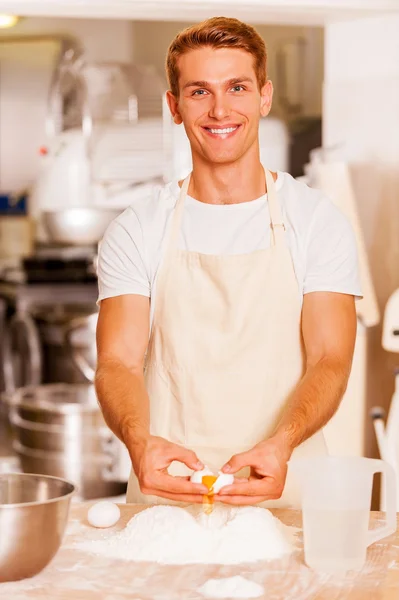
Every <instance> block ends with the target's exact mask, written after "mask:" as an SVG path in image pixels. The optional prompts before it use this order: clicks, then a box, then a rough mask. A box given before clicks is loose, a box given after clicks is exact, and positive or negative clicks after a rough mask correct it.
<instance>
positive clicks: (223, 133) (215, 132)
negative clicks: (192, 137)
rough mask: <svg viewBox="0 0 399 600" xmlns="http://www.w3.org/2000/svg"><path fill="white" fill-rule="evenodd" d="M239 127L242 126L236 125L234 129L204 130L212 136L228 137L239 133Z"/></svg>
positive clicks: (209, 128) (213, 128) (212, 128)
mask: <svg viewBox="0 0 399 600" xmlns="http://www.w3.org/2000/svg"><path fill="white" fill-rule="evenodd" d="M239 127H240V125H234V126H232V127H204V129H205V131H207V132H208V133H210V134H212V135H216V136H227V135H230V134H232V133H234V132H235V131H237V129H238V128H239Z"/></svg>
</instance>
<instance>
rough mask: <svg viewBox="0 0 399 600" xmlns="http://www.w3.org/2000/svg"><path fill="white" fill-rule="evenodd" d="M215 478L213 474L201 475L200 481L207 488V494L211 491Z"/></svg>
mask: <svg viewBox="0 0 399 600" xmlns="http://www.w3.org/2000/svg"><path fill="white" fill-rule="evenodd" d="M216 479H217V477H215V475H204V476H203V477H202V483H203V484H204V485H206V487H207V488H208V496H209V495H210V494H212V493H213V492H212V488H213V486H214V484H215V481H216Z"/></svg>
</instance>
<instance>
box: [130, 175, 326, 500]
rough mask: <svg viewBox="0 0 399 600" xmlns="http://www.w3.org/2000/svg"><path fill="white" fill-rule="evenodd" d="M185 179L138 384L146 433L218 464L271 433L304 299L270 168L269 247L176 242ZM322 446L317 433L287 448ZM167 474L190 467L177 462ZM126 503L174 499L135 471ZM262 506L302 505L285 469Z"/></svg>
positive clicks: (289, 376) (295, 367)
mask: <svg viewBox="0 0 399 600" xmlns="http://www.w3.org/2000/svg"><path fill="white" fill-rule="evenodd" d="M189 182H190V176H188V177H187V179H186V180H185V181H184V183H183V186H182V189H181V192H180V196H179V199H178V201H177V204H176V208H175V210H174V213H173V216H172V222H171V227H170V230H169V235H168V239H167V240H166V246H165V254H164V259H163V261H162V264H161V266H160V270H159V274H158V281H157V299H156V305H155V310H154V317H153V325H152V331H151V336H150V341H149V346H148V351H147V359H146V366H145V382H146V388H147V391H148V394H149V398H150V421H151V433H152V434H153V435H158V436H161V437H164V438H166V439H168V440H170V441H172V442H175V443H177V444H181V445H183V446H185V447H187V448H191V449H193V450H194V451H195V452H196V453H197V456H198V458H199V459H200V460H201V461H202V462H203V463H205V464H206V465H208V466H209V467H210V468H213V469H215V470H219V469H220V468H221V467H222V465H223V464H224V463H225V462H227V460H228V459H229V458H230V457H231V456H232V455H233V454H236V453H237V452H243V451H245V450H248V449H250V448H252V447H253V446H254V445H255V444H257V443H258V442H260V441H262V440H265V439H267V438H268V437H269V436H270V435H271V434H272V432H273V430H274V428H275V426H276V424H277V422H278V421H279V419H280V417H281V415H282V413H283V411H284V408H285V406H286V403H287V398H288V396H289V394H290V393H291V392H292V390H293V389H294V388H295V386H296V385H297V383H298V382H299V380H300V378H301V377H302V375H303V373H304V355H303V344H302V337H301V302H300V296H299V293H298V283H297V280H296V276H295V272H294V268H293V263H292V259H291V254H290V252H289V249H288V247H287V244H286V240H285V233H284V225H283V224H282V218H281V210H280V206H279V202H278V199H277V195H276V191H275V186H274V181H273V177H272V175H271V173H270V172H268V171H266V183H267V191H268V194H267V198H268V205H269V213H270V227H271V244H270V247H269V248H266V249H264V250H257V251H255V252H251V253H248V254H240V255H218V256H215V255H208V254H200V253H198V252H187V251H185V250H179V249H178V238H179V232H180V226H181V221H182V215H183V208H184V201H185V198H186V195H187V190H188V186H189ZM267 226H269V223H265V227H267ZM325 453H326V446H325V442H324V436H323V433H322V432H321V431H320V432H318V433H316V434H315V435H314V436H313V437H312V438H310V439H308V440H307V441H306V442H304V443H303V444H302V445H301V446H299V447H298V448H297V449H296V450H295V451H294V455H295V456H298V455H317V454H325ZM169 473H171V474H172V475H186V474H188V473H189V470H188V469H187V467H186V466H185V465H182V464H181V463H178V462H174V463H172V465H171V467H170V468H169ZM239 475H241V476H247V475H248V470H244V471H242V472H240V474H239ZM127 502H144V503H150V502H151V503H153V502H155V503H158V504H160V503H162V504H163V503H167V504H173V502H172V501H169V500H164V499H162V498H158V497H154V496H145V495H143V494H142V493H141V492H140V489H139V486H138V481H137V478H136V477H135V474H134V472H133V471H132V474H131V476H130V481H129V486H128V492H127ZM263 505H264V506H284V507H299V490H298V487H297V484H296V482H295V481H293V480H291V477H290V474H289V475H288V477H287V482H286V486H285V490H284V493H283V496H282V498H281V499H280V500H274V501H269V502H266V503H264V504H263Z"/></svg>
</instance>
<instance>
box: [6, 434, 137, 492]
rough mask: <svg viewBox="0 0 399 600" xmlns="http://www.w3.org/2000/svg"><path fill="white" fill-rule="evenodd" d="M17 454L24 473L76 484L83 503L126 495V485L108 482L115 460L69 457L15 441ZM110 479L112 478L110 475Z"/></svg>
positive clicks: (124, 483)
mask: <svg viewBox="0 0 399 600" xmlns="http://www.w3.org/2000/svg"><path fill="white" fill-rule="evenodd" d="M14 449H15V452H16V454H17V456H18V458H19V460H20V462H21V467H22V470H23V471H24V472H25V473H37V472H40V473H44V474H49V475H56V476H57V477H63V478H65V479H68V480H70V481H73V483H74V484H75V485H76V490H77V494H78V495H79V496H80V498H82V499H84V500H92V499H94V498H106V497H109V496H118V495H120V494H123V493H124V492H125V491H126V488H127V482H123V481H115V480H114V479H111V478H110V479H108V478H107V473H108V472H109V473H111V472H112V471H111V469H112V466H113V465H112V458H111V457H110V456H108V457H107V456H105V455H100V454H85V455H83V456H82V455H80V454H79V453H78V452H76V453H75V456H72V455H71V454H69V455H66V454H64V453H61V452H46V451H40V450H32V449H31V448H26V447H24V446H22V445H21V444H19V443H18V442H14ZM110 477H111V475H110Z"/></svg>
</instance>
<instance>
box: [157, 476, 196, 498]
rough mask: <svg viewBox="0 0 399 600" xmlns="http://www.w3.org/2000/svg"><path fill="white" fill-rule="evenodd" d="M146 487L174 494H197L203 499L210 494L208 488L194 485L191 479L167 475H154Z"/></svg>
mask: <svg viewBox="0 0 399 600" xmlns="http://www.w3.org/2000/svg"><path fill="white" fill-rule="evenodd" d="M145 487H151V488H152V489H155V490H162V491H164V492H169V493H173V494H195V495H199V496H201V497H202V496H204V494H207V493H208V488H207V487H206V486H205V485H203V484H202V483H192V482H191V481H190V480H189V479H185V478H183V477H173V476H172V475H168V474H167V473H157V474H155V475H153V476H152V478H151V481H150V482H149V483H148V485H147V486H145Z"/></svg>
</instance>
